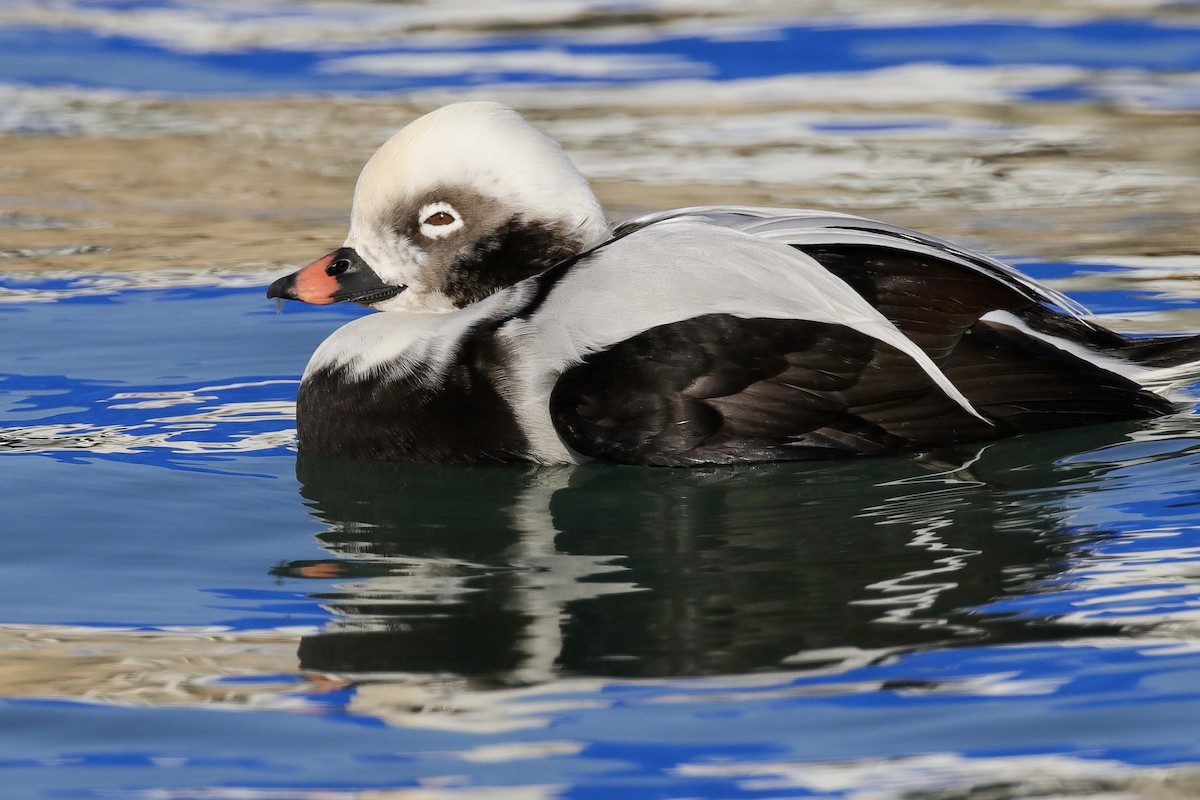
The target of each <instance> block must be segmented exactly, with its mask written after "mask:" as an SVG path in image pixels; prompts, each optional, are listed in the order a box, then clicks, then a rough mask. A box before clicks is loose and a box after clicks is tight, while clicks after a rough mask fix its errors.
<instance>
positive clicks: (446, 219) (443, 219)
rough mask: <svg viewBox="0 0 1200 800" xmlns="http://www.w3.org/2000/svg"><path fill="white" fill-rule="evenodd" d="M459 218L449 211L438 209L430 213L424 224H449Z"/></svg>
mask: <svg viewBox="0 0 1200 800" xmlns="http://www.w3.org/2000/svg"><path fill="white" fill-rule="evenodd" d="M455 219H457V218H456V217H455V216H454V215H453V214H451V213H450V212H449V211H438V212H435V213H433V214H430V215H429V216H428V217H427V218H426V220H425V221H424V222H423V223H421V224H422V225H449V224H450V223H452V222H454V220H455Z"/></svg>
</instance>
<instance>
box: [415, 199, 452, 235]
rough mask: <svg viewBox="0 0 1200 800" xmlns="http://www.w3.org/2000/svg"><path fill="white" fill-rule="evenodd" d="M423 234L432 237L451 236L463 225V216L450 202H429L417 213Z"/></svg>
mask: <svg viewBox="0 0 1200 800" xmlns="http://www.w3.org/2000/svg"><path fill="white" fill-rule="evenodd" d="M417 219H418V220H419V221H420V226H421V234H422V235H423V236H427V237H429V238H430V239H441V238H442V237H443V236H449V235H450V234H452V233H454V232H455V231H456V230H458V229H459V228H461V227H462V226H463V220H462V216H461V215H460V214H459V213H458V211H457V210H455V208H454V206H452V205H450V204H449V203H428V204H426V205H425V206H422V207H421V210H420V211H419V212H418V213H417Z"/></svg>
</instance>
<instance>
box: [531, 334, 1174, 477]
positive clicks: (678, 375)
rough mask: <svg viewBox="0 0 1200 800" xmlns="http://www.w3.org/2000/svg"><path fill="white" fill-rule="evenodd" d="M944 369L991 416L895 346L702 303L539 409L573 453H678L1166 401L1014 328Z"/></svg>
mask: <svg viewBox="0 0 1200 800" xmlns="http://www.w3.org/2000/svg"><path fill="white" fill-rule="evenodd" d="M1031 346H1032V348H1033V349H1030V348H1031ZM945 370H946V374H947V375H948V376H949V377H950V378H951V380H953V381H954V383H955V384H956V386H958V388H959V389H960V390H962V392H963V393H964V394H965V395H966V396H967V397H968V398H969V399H970V401H971V403H972V405H974V407H975V408H976V409H978V410H979V411H980V412H982V413H983V414H984V415H985V416H987V417H988V418H989V419H990V420H991V421H992V422H990V423H989V422H986V421H984V420H981V419H980V418H978V417H976V416H974V415H972V414H970V413H968V412H967V411H966V410H965V409H964V408H962V407H961V406H960V405H959V404H957V403H956V402H954V401H953V400H951V399H950V398H949V397H948V396H947V395H946V393H945V392H943V391H941V389H940V388H939V387H938V386H937V385H936V383H935V382H934V380H933V379H932V378H931V376H930V375H929V373H927V372H926V371H925V370H923V369H922V368H921V367H920V366H918V365H917V364H916V363H915V362H914V361H913V360H912V359H911V358H909V357H908V356H907V355H905V354H903V353H901V352H900V351H898V350H896V349H895V348H893V347H891V346H889V345H887V344H885V343H883V342H881V341H879V340H878V339H875V338H872V337H870V336H867V335H865V334H863V333H861V332H859V331H856V330H853V329H851V328H849V327H846V326H843V325H837V324H832V323H825V322H815V321H809V320H797V319H791V320H781V319H745V318H738V317H734V316H728V315H706V316H700V317H696V318H693V319H689V320H685V321H682V322H677V323H672V324H668V325H662V326H658V327H655V328H652V329H650V330H647V331H645V332H643V333H640V334H638V335H636V336H633V337H631V338H629V339H627V340H625V341H622V342H619V343H617V344H615V345H613V346H611V347H608V348H606V349H604V350H602V351H599V352H596V353H592V354H591V355H589V356H587V357H586V358H585V359H584V360H583V361H582V363H579V364H577V365H575V366H573V367H572V368H570V369H568V370H567V371H565V372H564V373H563V374H562V375H561V377H560V378H559V379H558V382H557V384H556V385H555V387H554V390H553V392H552V394H551V399H550V414H551V420H552V422H553V425H554V427H555V430H556V431H557V433H558V435H559V436H560V437H561V438H562V440H563V441H564V442H565V443H566V444H568V445H569V446H570V447H571V448H572V449H574V450H575V451H577V452H579V453H581V454H583V455H585V456H588V457H592V458H598V459H603V460H611V461H617V462H621V463H627V464H644V465H655V466H686V465H694V464H701V463H709V464H732V463H746V462H756V461H781V460H813V459H821V458H828V457H833V456H846V455H876V454H887V453H898V452H909V451H921V450H930V449H935V448H938V447H943V446H948V445H953V444H957V443H961V442H970V441H983V440H988V439H994V438H999V437H1003V436H1010V435H1013V434H1015V433H1022V432H1027V431H1037V430H1045V429H1051V428H1059V427H1066V426H1070V425H1080V424H1090V423H1096V422H1105V421H1115V420H1121V419H1129V418H1134V417H1148V416H1152V415H1155V414H1160V413H1163V411H1164V406H1165V401H1162V400H1161V398H1158V397H1155V396H1153V395H1150V394H1148V393H1146V392H1143V391H1142V390H1141V388H1140V387H1139V386H1137V385H1136V384H1134V383H1132V382H1130V381H1128V380H1126V379H1124V378H1122V377H1120V376H1118V375H1115V374H1113V373H1110V372H1106V371H1104V370H1101V369H1099V368H1097V367H1095V366H1093V365H1092V364H1090V363H1088V362H1086V361H1083V360H1081V359H1078V358H1075V357H1073V356H1071V355H1069V354H1067V353H1065V352H1063V351H1061V350H1058V349H1057V348H1054V347H1052V346H1049V345H1046V344H1044V343H1038V342H1036V341H1035V342H1032V343H1031V342H1030V341H1029V340H1027V339H1025V338H1024V337H1019V336H1012V337H1009V338H1005V337H1003V336H995V335H991V333H989V335H988V336H986V337H968V338H967V340H966V341H965V343H964V344H963V346H961V347H960V348H957V349H956V350H955V351H954V352H953V353H951V354H949V356H948V357H947V358H946V360H945Z"/></svg>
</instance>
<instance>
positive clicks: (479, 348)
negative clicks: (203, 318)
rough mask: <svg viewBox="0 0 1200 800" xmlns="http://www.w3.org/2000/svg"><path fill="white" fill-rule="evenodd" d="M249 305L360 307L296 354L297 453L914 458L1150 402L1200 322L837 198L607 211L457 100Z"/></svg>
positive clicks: (372, 171) (1129, 414)
mask: <svg viewBox="0 0 1200 800" xmlns="http://www.w3.org/2000/svg"><path fill="white" fill-rule="evenodd" d="M267 294H268V296H269V297H279V298H290V299H296V300H303V301H305V302H308V303H332V302H338V301H343V300H349V301H354V302H358V303H361V304H364V305H367V306H370V307H371V308H374V309H377V310H380V311H386V312H396V313H381V314H372V315H369V316H366V317H363V318H361V319H357V320H355V321H353V322H351V323H349V324H347V325H345V326H344V327H342V328H341V329H339V330H338V331H336V332H334V333H333V335H331V336H330V337H329V338H328V339H326V340H325V342H324V343H322V344H321V346H320V347H319V348H318V349H317V351H316V352H315V353H314V354H313V356H312V359H311V361H310V362H309V364H308V367H307V369H306V370H305V372H304V376H303V380H302V381H301V385H300V391H299V398H298V404H297V412H296V413H297V429H298V435H299V446H300V447H301V449H303V450H304V451H306V452H316V453H325V454H335V455H344V456H351V457H358V458H369V459H389V460H427V461H509V460H529V461H535V462H544V463H564V462H565V463H576V462H582V461H587V460H589V459H602V460H608V461H616V462H623V463H629V464H650V465H692V464H714V463H715V464H730V463H743V462H755V461H769V460H800V459H819V458H827V457H833V456H847V455H870V454H885V453H899V452H907V451H922V450H930V449H934V448H939V447H943V446H948V445H953V444H956V443H963V442H974V441H985V440H990V439H997V438H1001V437H1005V436H1012V435H1016V434H1022V433H1031V432H1035V431H1043V430H1048V429H1053V428H1064V427H1070V426H1077V425H1085V424H1091V423H1100V422H1109V421H1115V420H1126V419H1137V418H1143V417H1151V416H1156V415H1160V414H1165V413H1167V412H1169V411H1171V410H1172V409H1173V405H1172V403H1171V401H1170V400H1168V399H1167V397H1166V396H1165V395H1166V394H1167V393H1168V392H1169V390H1170V389H1171V388H1172V387H1174V386H1176V385H1179V384H1181V383H1186V382H1188V381H1191V380H1194V379H1196V378H1197V377H1198V375H1200V337H1160V338H1151V339H1131V338H1126V337H1124V336H1122V335H1120V334H1117V333H1114V332H1112V331H1109V330H1107V329H1105V328H1102V327H1099V326H1097V325H1095V324H1092V323H1090V322H1088V321H1086V320H1084V319H1083V318H1081V316H1080V311H1081V310H1080V308H1079V307H1078V306H1077V305H1076V304H1075V303H1073V302H1072V301H1071V300H1070V299H1068V298H1066V297H1064V296H1063V295H1061V294H1059V293H1058V292H1056V291H1054V290H1052V289H1050V288H1048V287H1045V286H1042V285H1040V284H1039V283H1037V282H1035V281H1034V280H1032V279H1031V278H1029V277H1027V276H1025V275H1023V274H1021V273H1020V272H1018V271H1017V270H1016V269H1014V268H1012V267H1010V266H1008V265H1006V264H1003V263H1001V262H998V261H995V260H993V259H991V258H988V257H986V256H983V255H979V254H977V253H973V252H970V251H968V250H965V249H962V248H960V247H957V246H955V245H953V244H950V243H948V242H945V241H942V240H940V239H937V238H934V237H932V236H927V235H925V234H922V233H917V232H915V231H911V230H906V229H904V228H900V227H895V226H892V225H888V224H885V223H881V222H874V221H871V220H867V219H863V218H860V217H855V216H850V215H846V214H838V213H831V212H818V211H797V210H788V209H770V208H743V207H705V208H689V209H682V210H677V211H669V212H665V213H658V214H651V215H648V216H643V217H640V218H637V219H633V220H630V221H627V222H625V223H622V224H620V225H618V226H616V228H615V229H613V228H610V226H609V225H608V223H607V222H606V221H605V218H604V215H603V212H602V211H601V208H600V204H599V202H598V201H597V200H596V197H595V195H594V194H593V193H592V190H591V188H590V187H589V185H588V183H587V181H586V180H585V179H584V178H583V176H582V175H581V174H580V173H579V172H578V171H577V170H576V168H575V167H574V165H573V164H572V163H571V161H570V160H569V159H568V158H567V156H566V155H565V154H564V153H563V151H562V150H561V149H560V148H559V147H558V145H557V144H555V143H554V142H553V141H551V140H550V139H549V138H547V137H546V136H545V135H543V134H542V133H540V132H539V131H537V130H536V129H534V128H533V127H532V126H530V125H529V124H528V123H526V122H525V121H524V120H523V119H522V118H521V117H520V116H519V115H518V114H517V113H516V112H514V111H513V110H511V109H509V108H506V107H504V106H501V105H497V104H493V103H459V104H455V105H451V106H447V107H445V108H442V109H440V110H437V111H434V112H432V113H430V114H428V115H426V116H424V117H421V118H420V119H418V120H416V121H415V122H413V123H411V124H410V125H408V126H407V127H405V128H404V129H403V130H401V131H400V132H399V133H397V134H396V135H395V136H394V137H393V138H392V139H391V140H390V141H388V142H387V143H385V144H384V145H383V146H382V147H381V148H380V149H379V150H378V152H376V153H375V155H374V156H372V158H371V159H370V161H368V162H367V165H366V167H365V168H364V169H363V171H362V174H361V176H360V177H359V179H358V185H357V187H356V188H355V192H354V204H353V210H352V214H351V224H350V232H349V235H348V237H347V239H346V241H345V244H344V245H343V246H342V247H341V248H339V249H337V250H335V251H333V252H332V253H329V254H328V255H326V256H324V257H322V258H320V259H318V260H316V261H314V262H313V263H311V264H309V265H308V266H306V267H304V268H303V269H301V270H299V271H298V272H296V273H294V274H292V275H289V276H287V277H283V278H280V279H279V280H277V281H275V282H274V283H273V284H272V285H271V287H270V289H269V290H268V292H267Z"/></svg>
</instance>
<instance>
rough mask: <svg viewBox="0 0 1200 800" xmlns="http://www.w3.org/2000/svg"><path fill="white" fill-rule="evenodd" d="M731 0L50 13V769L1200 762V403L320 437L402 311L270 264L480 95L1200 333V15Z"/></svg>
mask: <svg viewBox="0 0 1200 800" xmlns="http://www.w3.org/2000/svg"><path fill="white" fill-rule="evenodd" d="M727 5H728V4H725V3H713V4H707V5H703V6H698V5H697V4H695V3H692V4H687V8H683V7H682V6H676V5H674V4H672V3H669V2H666V0H663V1H662V2H646V3H639V4H627V5H624V6H622V7H621V8H620V9H616V10H614V9H606V8H602V7H600V6H592V5H588V4H584V3H579V4H575V3H563V4H526V3H502V4H495V6H488V7H478V8H473V7H472V8H465V9H455V8H448V7H444V6H442V5H429V6H426V5H413V4H394V5H393V4H366V5H357V4H346V3H342V4H336V5H311V6H308V5H299V4H287V3H283V4H265V5H262V6H259V5H254V4H242V3H238V4H232V3H229V4H226V3H218V2H210V3H204V2H177V3H171V4H159V3H124V2H89V3H83V2H78V3H76V2H63V3H59V4H56V5H55V6H54V7H53V8H51V7H49V6H45V5H44V4H39V3H27V4H26V3H19V2H18V3H10V4H7V5H6V6H5V7H4V8H3V9H0V24H2V25H3V29H2V30H3V32H2V33H0V38H3V39H4V41H5V47H4V48H0V50H3V52H4V53H5V55H4V56H2V57H0V81H2V83H0V96H2V97H4V99H5V100H6V101H7V102H6V103H5V104H4V106H3V107H2V108H0V331H3V332H4V333H5V334H6V337H5V339H6V345H5V346H4V347H3V348H0V486H3V487H4V491H3V492H2V493H0V519H3V520H4V522H3V524H2V525H0V782H2V783H0V785H3V786H4V791H3V793H2V794H3V796H5V797H14V798H23V797H100V798H104V797H140V798H264V799H265V798H307V799H310V800H315V798H322V799H323V800H324V799H325V798H383V797H389V798H393V797H394V798H406V799H407V798H414V799H420V800H424V799H425V798H437V799H438V800H457V798H465V797H472V798H497V799H500V798H503V800H526V799H530V800H532V799H534V798H536V799H538V800H541V798H567V797H569V798H583V799H585V800H586V799H587V798H612V797H622V798H624V797H630V798H672V797H713V798H716V797H720V798H779V797H828V798H856V799H857V798H862V799H864V800H865V799H866V798H872V799H874V798H930V799H934V798H936V799H937V800H945V799H948V798H960V797H962V798H966V797H972V798H979V797H988V798H1009V797H1089V798H1100V797H1103V798H1106V800H1107V798H1130V797H1148V798H1163V797H1169V798H1176V797H1178V798H1189V797H1195V796H1198V795H1200V689H1198V688H1197V687H1198V686H1200V680H1198V678H1200V645H1198V643H1200V638H1198V628H1197V620H1198V619H1200V616H1198V613H1200V526H1198V525H1197V524H1196V520H1197V518H1198V513H1197V503H1198V502H1200V492H1198V491H1197V489H1196V479H1195V476H1196V474H1197V468H1198V467H1200V463H1198V462H1200V433H1198V431H1200V428H1198V427H1197V425H1196V416H1195V413H1194V411H1193V409H1192V408H1190V407H1181V408H1180V410H1179V412H1178V413H1176V414H1174V415H1171V416H1168V417H1165V418H1162V419H1158V420H1152V421H1146V422H1138V423H1129V424H1122V425H1115V426H1102V427H1096V428H1092V429H1085V430H1077V431H1067V432H1059V433H1054V434H1048V435H1043V436H1036V437H1027V438H1024V439H1019V440H1010V441H1005V442H999V443H994V444H990V445H987V446H985V447H978V448H974V447H965V448H959V449H957V450H954V451H948V452H942V453H936V454H930V455H927V456H921V457H903V458H894V459H878V460H864V461H857V462H846V463H836V464H819V465H762V466H758V467H753V468H745V469H736V470H729V469H698V470H682V471H681V470H652V469H632V468H620V467H610V466H588V467H583V468H574V469H545V468H535V467H530V466H507V467H490V466H489V467H453V468H451V467H431V466H411V465H388V464H347V463H342V462H331V461H325V460H320V459H310V458H298V457H297V454H296V453H295V450H294V446H293V428H294V419H293V415H294V406H293V401H294V396H295V390H296V385H297V377H298V375H299V373H300V371H301V370H302V368H303V365H304V363H305V361H306V360H307V358H308V355H309V353H311V351H312V349H313V348H314V347H315V346H316V344H317V343H318V342H319V341H321V339H323V338H324V337H325V336H326V335H327V334H328V333H329V332H330V331H332V330H333V329H335V328H336V327H337V326H339V325H341V324H343V323H344V322H346V321H348V320H349V319H351V318H352V317H353V316H355V315H356V314H358V313H361V312H360V311H358V310H356V309H351V308H343V307H333V308H300V307H286V308H284V309H283V310H282V313H280V312H279V310H277V309H276V308H275V307H274V306H273V305H271V304H270V303H269V302H268V301H266V300H265V299H264V298H263V296H262V292H263V287H264V286H265V285H266V283H267V282H269V280H270V278H272V277H274V276H276V275H278V274H282V273H283V272H285V271H287V269H288V268H289V266H290V265H295V264H299V263H303V262H304V261H306V260H308V259H309V258H311V257H315V256H317V255H320V254H321V253H323V252H326V251H327V250H329V249H331V247H332V246H334V245H336V244H337V242H338V241H340V237H341V235H342V233H343V228H344V221H345V216H346V212H347V203H348V195H349V190H350V186H351V185H352V182H353V178H354V175H355V174H356V172H357V169H358V168H359V166H360V165H361V162H362V161H363V160H364V159H365V157H366V156H367V155H369V153H370V150H371V148H372V147H373V146H374V145H375V144H377V143H378V141H379V140H381V139H382V138H383V137H385V136H386V135H387V134H388V133H390V131H391V130H392V129H394V128H395V127H397V126H398V125H399V124H402V123H403V121H405V120H406V119H408V118H410V117H411V116H412V115H413V114H415V113H417V112H418V111H420V110H423V109H424V108H427V107H431V106H433V105H436V104H438V103H440V102H444V101H445V100H447V99H453V98H455V97H461V96H471V97H498V98H500V99H503V100H507V101H509V102H515V103H518V104H519V105H521V107H522V108H523V109H525V110H526V111H527V112H528V113H530V115H531V116H532V117H534V118H535V119H536V120H537V121H538V123H539V124H541V125H542V126H543V127H545V128H546V129H547V130H548V131H549V132H550V133H552V134H553V135H554V136H556V138H559V139H560V140H562V141H563V142H564V143H565V144H566V145H567V147H568V150H569V151H570V152H571V154H572V156H573V157H575V158H576V159H577V161H578V162H579V163H580V165H581V167H582V168H583V169H584V171H585V172H587V173H588V174H589V176H591V177H593V178H594V179H595V180H596V182H597V186H598V189H599V191H600V193H601V196H602V198H603V199H604V200H605V203H606V205H607V206H608V207H609V208H610V209H612V210H613V212H614V215H617V216H619V215H620V214H621V213H623V212H625V211H628V210H633V209H640V208H657V207H667V206H670V205H681V204H688V203H698V202H721V201H727V202H770V203H797V204H801V205H812V206H824V207H834V208H838V209H840V210H850V211H855V210H857V211H867V212H869V213H871V214H873V215H878V216H884V217H886V218H888V219H890V220H894V221H897V222H902V223H906V224H914V225H917V226H918V227H921V228H924V229H928V230H931V231H933V232H936V233H941V234H944V235H954V236H956V237H958V238H963V239H965V240H967V241H970V242H971V243H973V244H977V245H981V246H985V247H986V248H987V249H988V250H989V251H990V252H994V253H1001V254H1003V253H1008V254H1010V255H1015V256H1018V257H1019V262H1020V264H1021V266H1022V267H1023V268H1024V269H1026V270H1027V271H1029V272H1031V273H1032V274H1034V275H1035V276H1037V277H1039V278H1042V279H1044V280H1048V281H1050V282H1052V283H1053V285H1055V286H1056V287H1058V288H1062V289H1064V290H1066V291H1068V292H1070V293H1071V294H1072V296H1074V297H1076V298H1078V299H1080V300H1082V301H1083V302H1084V303H1085V304H1087V305H1088V306H1089V307H1090V308H1092V309H1093V311H1095V312H1096V313H1097V314H1098V316H1099V318H1100V319H1101V320H1102V321H1104V322H1106V323H1107V324H1110V325H1113V326H1116V327H1119V328H1121V329H1124V330H1134V331H1145V332H1154V331H1182V330H1200V317H1197V315H1196V313H1195V308H1196V281H1195V276H1196V275H1197V273H1198V272H1200V258H1198V257H1197V255H1196V250H1195V234H1194V222H1195V219H1196V216H1195V213H1196V212H1197V210H1198V209H1197V207H1196V195H1195V191H1194V187H1195V186H1196V185H1197V184H1196V180H1197V178H1198V177H1200V175H1198V174H1197V173H1200V145H1197V144H1196V141H1195V136H1194V131H1195V125H1196V122H1197V119H1196V113H1197V109H1198V108H1200V102H1198V101H1197V95H1196V94H1195V87H1196V86H1197V85H1198V83H1197V76H1198V75H1200V66H1198V64H1197V61H1198V60H1200V44H1196V43H1200V36H1198V35H1197V31H1196V28H1195V23H1196V21H1197V13H1196V12H1197V9H1196V7H1195V6H1194V4H1186V3H1185V4H1171V5H1162V6H1155V5H1152V4H1141V5H1137V6H1128V5H1123V4H1120V3H1115V2H1114V3H1109V4H1099V3H1098V4H1095V5H1094V6H1089V7H1088V9H1087V10H1080V9H1079V8H1077V7H1075V6H1073V5H1071V4H1069V3H1061V4H1060V3H1054V2H1050V3H1041V4H1037V5H1036V6H1033V5H1030V6H1023V5H1021V4H1012V3H1005V4H999V5H996V6H995V7H990V6H987V5H986V4H980V5H979V6H978V7H977V8H975V10H974V12H973V13H971V14H964V13H963V12H962V11H961V10H958V9H957V8H956V7H955V6H954V5H947V6H945V7H940V6H939V5H938V4H936V3H935V4H922V5H920V6H917V5H910V4H903V3H901V4H895V3H891V4H886V5H884V4H873V3H867V2H858V3H833V2H830V3H815V2H814V3H810V4H806V5H805V8H804V12H805V13H804V14H803V15H798V14H797V11H796V6H795V4H784V5H778V4H772V3H770V2H763V3H747V4H744V7H743V8H739V9H738V10H736V11H729V10H728V9H726V8H725V6H727ZM596 10H599V11H601V12H604V13H601V14H599V15H596V14H592V13H590V12H592V11H596ZM514 54H515V55H514ZM530 54H533V55H530ZM514 65H515V66H514ZM148 89H149V90H153V92H154V93H152V94H146V93H144V90H148ZM294 92H301V93H303V94H302V95H295V94H292V93H294ZM1081 101H1086V102H1081Z"/></svg>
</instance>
